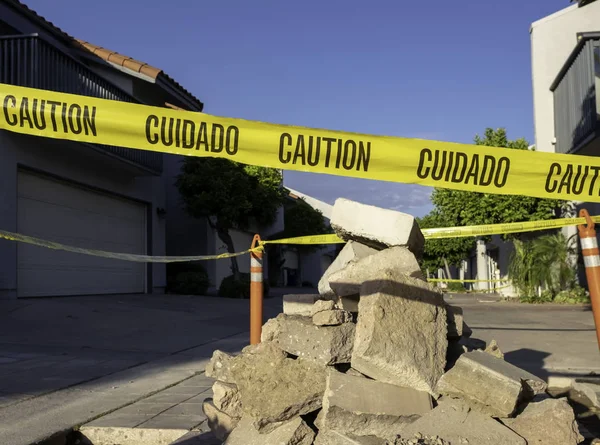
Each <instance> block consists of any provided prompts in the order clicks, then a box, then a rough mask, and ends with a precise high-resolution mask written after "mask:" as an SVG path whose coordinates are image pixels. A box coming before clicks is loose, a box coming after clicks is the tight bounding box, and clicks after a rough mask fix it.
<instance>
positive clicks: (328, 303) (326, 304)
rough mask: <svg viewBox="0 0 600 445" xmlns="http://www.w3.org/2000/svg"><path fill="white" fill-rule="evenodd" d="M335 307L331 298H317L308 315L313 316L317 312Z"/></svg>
mask: <svg viewBox="0 0 600 445" xmlns="http://www.w3.org/2000/svg"><path fill="white" fill-rule="evenodd" d="M333 309H335V301H332V300H317V301H315V304H313V307H312V309H311V311H310V315H311V316H313V315H315V314H318V313H319V312H324V311H331V310H333Z"/></svg>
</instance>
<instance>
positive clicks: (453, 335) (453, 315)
mask: <svg viewBox="0 0 600 445" xmlns="http://www.w3.org/2000/svg"><path fill="white" fill-rule="evenodd" d="M446 316H447V318H446V320H447V322H448V340H457V339H459V338H460V337H462V335H463V323H464V317H463V310H462V308H461V307H459V306H452V305H450V304H446Z"/></svg>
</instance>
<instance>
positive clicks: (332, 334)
mask: <svg viewBox="0 0 600 445" xmlns="http://www.w3.org/2000/svg"><path fill="white" fill-rule="evenodd" d="M331 224H332V227H333V228H334V229H335V231H336V233H337V234H338V235H339V236H340V237H342V238H343V239H344V240H346V241H348V242H347V244H346V245H345V247H344V248H343V250H342V251H341V253H340V254H339V256H338V257H337V259H336V260H335V261H334V262H333V263H332V264H331V266H330V267H329V269H328V270H327V272H326V273H325V275H324V276H323V279H322V280H321V282H320V283H319V295H287V296H285V297H284V301H283V308H284V310H283V313H282V314H279V315H278V316H277V317H276V318H273V319H271V320H269V321H268V322H267V323H266V324H265V325H264V327H263V333H262V342H261V343H260V344H258V345H253V346H248V347H246V348H245V349H244V350H243V351H242V353H241V354H240V355H237V356H231V355H229V354H226V353H224V352H221V351H215V353H214V355H213V357H212V359H211V361H210V363H209V365H208V366H207V368H206V375H207V376H209V377H212V378H214V379H215V380H216V382H215V384H214V386H213V393H214V396H213V398H212V399H209V400H206V401H205V403H204V405H203V409H204V412H205V414H206V416H207V418H208V423H209V426H210V427H211V430H212V432H213V433H214V435H215V436H217V438H218V439H219V440H221V441H222V442H223V443H224V444H226V445H271V444H272V445H311V444H314V445H351V444H354V445H408V444H440V445H448V444H450V445H466V444H468V445H488V444H489V445H526V444H544V445H575V444H578V443H580V442H581V441H583V437H582V436H581V435H580V434H579V431H578V426H577V423H576V421H575V416H574V413H573V410H572V408H571V407H570V405H569V404H568V403H567V401H566V399H553V398H551V397H549V396H548V395H547V394H546V389H547V385H546V383H545V382H544V381H543V380H541V379H539V378H537V377H536V376H534V375H532V374H530V373H528V372H526V371H524V370H522V369H519V368H517V367H515V366H513V365H511V364H509V363H508V362H506V361H504V359H503V355H502V352H501V351H500V349H499V348H498V346H497V345H496V344H495V343H494V342H493V344H490V345H488V346H487V348H486V345H485V343H484V342H482V341H477V340H475V339H472V338H470V336H471V330H470V329H469V328H468V326H467V325H466V323H465V322H464V321H463V316H462V310H461V309H460V308H459V307H454V306H450V305H448V304H447V303H446V302H445V301H444V299H443V295H442V294H441V293H440V292H439V291H438V290H436V288H435V287H433V286H432V285H431V284H429V283H427V282H426V281H425V277H424V276H423V274H422V272H421V270H420V268H419V265H418V263H417V259H418V258H419V257H420V255H422V252H423V245H424V239H423V235H422V233H421V231H420V229H419V227H418V225H417V223H416V221H415V219H414V218H413V217H412V216H410V215H407V214H403V213H399V212H394V211H390V210H384V209H380V208H376V207H372V206H366V205H363V204H359V203H356V202H352V201H348V200H345V199H340V200H338V201H336V203H335V206H334V209H333V215H332V219H331Z"/></svg>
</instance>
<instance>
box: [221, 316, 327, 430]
mask: <svg viewBox="0 0 600 445" xmlns="http://www.w3.org/2000/svg"><path fill="white" fill-rule="evenodd" d="M309 320H310V319H309ZM309 322H310V321H309ZM310 325H311V326H312V323H310ZM231 372H232V375H233V376H234V378H235V380H236V382H237V386H238V389H239V391H240V394H241V396H242V410H243V412H244V414H245V415H248V416H251V417H253V418H254V427H255V428H257V429H258V430H259V431H261V432H268V431H270V430H271V429H273V428H274V427H275V426H277V423H278V422H285V421H288V420H290V419H292V418H293V417H295V416H299V415H303V414H308V413H310V412H313V411H316V410H318V409H319V408H320V407H321V404H322V399H323V392H324V390H325V368H324V367H323V366H319V365H317V364H316V363H314V362H311V361H309V360H303V359H297V360H294V359H291V358H282V357H281V356H279V355H277V354H274V353H273V352H270V351H269V349H267V348H265V349H264V351H263V352H257V353H253V354H242V355H241V356H239V357H237V358H236V360H235V363H234V364H233V366H232V368H231Z"/></svg>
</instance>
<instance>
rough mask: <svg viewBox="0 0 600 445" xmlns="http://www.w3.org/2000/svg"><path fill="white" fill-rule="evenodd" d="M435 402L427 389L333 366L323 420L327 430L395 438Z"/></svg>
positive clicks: (325, 399) (326, 390)
mask: <svg viewBox="0 0 600 445" xmlns="http://www.w3.org/2000/svg"><path fill="white" fill-rule="evenodd" d="M432 406H433V405H432V399H431V396H430V395H429V394H428V393H426V392H422V391H416V390H414V389H410V388H402V387H400V386H396V385H390V384H388V383H381V382H377V381H375V380H370V379H366V378H364V377H354V376H351V375H348V374H342V373H340V372H337V371H335V370H334V369H331V368H330V369H329V370H328V373H327V384H326V389H325V396H324V397H323V410H322V413H323V414H322V419H321V420H320V422H321V425H322V428H323V429H326V430H335V431H337V432H340V433H343V434H349V435H354V436H376V437H379V438H383V439H387V440H392V441H393V440H394V439H395V438H396V434H397V431H398V430H399V428H400V426H401V425H403V424H405V423H410V422H413V421H414V420H416V419H418V418H419V416H420V415H421V414H423V413H426V412H428V411H430V410H431V409H432Z"/></svg>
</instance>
